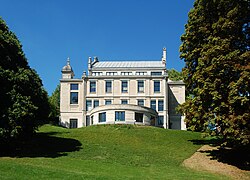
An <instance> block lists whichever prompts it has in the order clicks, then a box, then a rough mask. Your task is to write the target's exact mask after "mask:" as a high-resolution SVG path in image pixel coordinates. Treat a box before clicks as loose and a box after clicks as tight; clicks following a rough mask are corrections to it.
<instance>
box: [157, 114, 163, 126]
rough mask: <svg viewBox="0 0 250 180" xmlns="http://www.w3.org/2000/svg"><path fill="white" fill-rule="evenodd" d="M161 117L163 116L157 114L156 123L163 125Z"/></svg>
mask: <svg viewBox="0 0 250 180" xmlns="http://www.w3.org/2000/svg"><path fill="white" fill-rule="evenodd" d="M163 118H164V116H158V119H157V124H158V125H160V126H162V125H163Z"/></svg>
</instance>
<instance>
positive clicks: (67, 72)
mask: <svg viewBox="0 0 250 180" xmlns="http://www.w3.org/2000/svg"><path fill="white" fill-rule="evenodd" d="M61 72H62V79H73V77H74V75H75V74H74V71H73V69H72V67H71V66H70V59H69V58H68V59H67V64H66V66H64V67H63V68H62V71H61Z"/></svg>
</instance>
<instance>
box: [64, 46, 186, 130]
mask: <svg viewBox="0 0 250 180" xmlns="http://www.w3.org/2000/svg"><path fill="white" fill-rule="evenodd" d="M60 87H61V89H60V124H61V125H62V126H65V127H68V128H79V127H84V126H90V125H97V124H141V125H151V126H157V127H164V128H171V129H181V130H185V129H186V126H185V123H184V117H183V116H182V115H181V114H178V113H177V112H176V110H175V108H176V107H177V106H178V105H179V104H182V103H183V102H184V101H185V85H184V83H183V82H182V81H178V82H176V81H170V80H168V75H167V69H166V48H163V54H162V58H161V60H158V61H99V60H98V58H97V57H95V58H94V59H93V60H92V58H91V57H90V58H89V60H88V74H86V73H85V72H84V73H83V76H82V78H81V79H75V78H74V72H73V69H72V67H71V66H70V62H69V59H68V61H67V65H66V66H64V67H63V69H62V79H61V80H60Z"/></svg>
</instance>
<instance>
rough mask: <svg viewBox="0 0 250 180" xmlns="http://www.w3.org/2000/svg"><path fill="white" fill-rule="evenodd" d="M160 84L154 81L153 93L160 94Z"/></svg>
mask: <svg viewBox="0 0 250 180" xmlns="http://www.w3.org/2000/svg"><path fill="white" fill-rule="evenodd" d="M160 90H161V84H160V81H154V92H160Z"/></svg>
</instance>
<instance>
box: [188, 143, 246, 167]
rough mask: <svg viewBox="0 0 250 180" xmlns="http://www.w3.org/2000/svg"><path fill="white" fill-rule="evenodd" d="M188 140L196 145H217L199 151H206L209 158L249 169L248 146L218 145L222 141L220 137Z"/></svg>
mask: <svg viewBox="0 0 250 180" xmlns="http://www.w3.org/2000/svg"><path fill="white" fill-rule="evenodd" d="M190 141H191V142H193V143H194V144H198V145H210V146H214V147H218V148H216V149H213V150H207V151H200V152H202V153H208V156H210V157H211V159H215V160H218V161H219V162H222V163H226V164H229V165H232V166H236V167H238V168H239V169H242V170H248V171H249V170H250V146H241V147H238V148H231V147H219V146H220V145H221V143H222V140H220V139H210V140H190Z"/></svg>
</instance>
